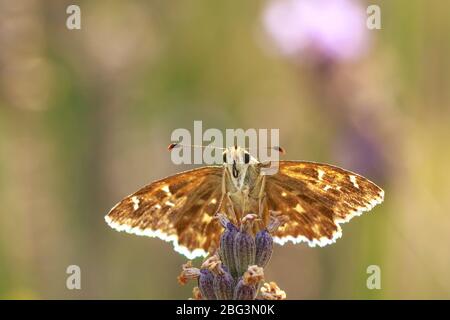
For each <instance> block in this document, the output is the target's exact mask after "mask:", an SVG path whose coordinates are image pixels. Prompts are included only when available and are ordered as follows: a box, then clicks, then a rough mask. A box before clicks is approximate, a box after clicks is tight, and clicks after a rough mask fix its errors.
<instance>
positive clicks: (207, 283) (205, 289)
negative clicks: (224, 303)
mask: <svg viewBox="0 0 450 320" xmlns="http://www.w3.org/2000/svg"><path fill="white" fill-rule="evenodd" d="M198 288H199V289H200V292H201V293H202V297H203V299H205V300H217V298H216V294H215V293H214V274H213V273H212V272H211V271H209V270H208V269H200V276H199V278H198Z"/></svg>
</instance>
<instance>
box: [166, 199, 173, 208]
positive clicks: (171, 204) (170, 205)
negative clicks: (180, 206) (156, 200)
mask: <svg viewBox="0 0 450 320" xmlns="http://www.w3.org/2000/svg"><path fill="white" fill-rule="evenodd" d="M165 205H166V206H169V207H175V203H173V202H171V201H169V200H167V201H166V202H165Z"/></svg>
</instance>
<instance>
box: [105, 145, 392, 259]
mask: <svg viewBox="0 0 450 320" xmlns="http://www.w3.org/2000/svg"><path fill="white" fill-rule="evenodd" d="M223 160H224V163H223V165H222V166H207V167H201V168H198V169H194V170H190V171H186V172H182V173H179V174H176V175H173V176H170V177H167V178H164V179H161V180H158V181H155V182H153V183H151V184H149V185H147V186H145V187H143V188H142V189H140V190H139V191H137V192H136V193H134V194H131V195H130V196H128V197H126V198H124V199H123V200H122V201H121V202H119V203H118V204H117V205H116V206H115V207H114V208H113V209H111V211H110V212H109V213H108V215H107V216H106V217H105V219H106V221H107V223H108V224H109V225H110V226H111V227H113V228H115V229H116V230H118V231H127V232H129V233H134V234H138V235H146V236H150V237H158V238H161V239H163V240H166V241H171V242H173V244H174V247H175V250H176V251H178V252H180V253H182V254H184V255H186V256H187V257H188V258H194V257H196V256H205V255H207V254H208V252H214V251H215V250H216V249H217V246H218V243H219V238H220V235H221V233H222V231H223V228H222V226H221V225H220V223H219V221H218V219H215V215H216V214H217V213H218V212H222V213H225V214H226V215H227V216H228V218H229V219H230V220H231V221H232V222H234V223H235V224H237V225H239V224H240V221H241V219H242V218H243V217H244V216H245V214H247V213H255V214H257V215H258V216H259V219H258V223H256V224H255V228H256V229H262V228H265V227H266V226H267V223H268V222H269V219H270V215H271V214H272V213H277V214H281V215H284V216H285V217H286V219H287V222H286V223H285V224H284V225H283V226H281V227H280V228H278V230H277V231H275V234H274V241H275V242H277V243H279V244H284V243H285V242H287V241H291V242H294V243H298V242H302V241H304V242H307V243H308V244H309V245H310V246H316V245H318V246H323V245H326V244H330V243H333V242H334V241H335V240H336V239H337V238H339V237H340V236H341V227H340V224H341V223H343V222H348V221H349V220H350V219H351V218H352V217H354V216H358V215H361V214H362V213H363V212H365V211H369V210H370V209H372V208H373V207H374V206H375V205H376V204H378V203H381V202H382V201H383V197H384V192H383V190H382V189H381V188H379V187H378V186H377V185H375V184H374V183H373V182H371V181H369V180H368V179H366V178H364V177H362V176H359V175H357V174H355V173H352V172H350V171H347V170H344V169H341V168H339V167H335V166H331V165H327V164H320V163H315V162H306V161H280V162H279V163H278V165H279V170H278V172H277V173H276V174H273V175H264V174H262V168H263V167H264V166H266V165H267V164H263V163H261V162H259V161H258V160H257V159H256V158H254V157H252V156H251V155H250V154H249V153H248V152H247V151H246V150H245V149H243V148H240V147H231V148H228V149H226V151H225V152H224V157H223ZM255 231H257V230H255Z"/></svg>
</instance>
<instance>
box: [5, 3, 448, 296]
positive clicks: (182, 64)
mask: <svg viewBox="0 0 450 320" xmlns="http://www.w3.org/2000/svg"><path fill="white" fill-rule="evenodd" d="M268 3H269V2H267V1H262V0H258V1H255V0H250V1H235V0H231V1H208V0H193V1H159V0H154V1H76V3H73V2H69V1H56V0H53V1H33V0H21V1H1V2H0V203H1V209H0V210H1V211H0V298H5V299H6V298H8V299H28V298H38V299H45V298H52V299H62V298H64V299H66V298H67V299H79V298H87V299H92V298H100V299H105V298H112V299H116V298H124V299H186V298H188V297H190V296H191V290H192V286H193V284H192V285H186V286H184V287H181V286H179V285H178V283H177V281H176V277H177V275H178V274H179V271H180V266H181V264H182V263H184V262H185V261H186V259H185V258H184V257H182V256H181V255H179V254H178V253H176V252H174V251H173V250H172V246H171V244H169V243H166V242H163V241H161V240H158V239H150V238H144V237H138V236H134V235H129V234H125V233H119V232H116V231H114V230H112V229H111V228H109V227H108V226H107V225H106V223H105V222H104V215H105V214H106V213H107V212H108V211H109V209H110V208H111V207H112V206H113V205H114V204H115V203H116V202H118V201H119V200H120V199H121V198H122V197H123V196H125V195H128V194H130V193H131V192H133V191H136V190H137V189H138V188H139V187H141V186H142V185H144V184H147V183H148V182H150V181H152V180H153V179H157V178H161V177H163V176H166V175H169V174H173V173H175V172H177V171H181V170H184V169H186V167H179V166H175V165H173V164H172V163H171V161H170V154H169V153H168V152H166V147H167V145H168V144H169V143H170V134H171V132H172V131H173V130H174V129H176V128H187V129H192V128H193V121H194V120H202V121H203V127H204V128H219V129H222V130H224V129H226V128H279V129H280V143H281V145H282V146H283V147H284V148H285V149H286V150H287V155H286V159H305V160H314V161H321V162H327V163H333V164H336V165H340V166H343V167H345V168H347V169H351V170H355V171H357V172H360V173H362V174H364V175H366V176H367V177H369V178H371V179H373V180H374V181H375V182H377V183H378V184H379V185H380V186H382V187H383V188H384V189H385V191H386V199H385V202H384V203H383V204H382V205H381V206H378V207H377V208H376V209H374V211H372V212H371V213H368V214H365V215H363V216H362V217H358V218H355V219H354V220H352V222H351V223H349V224H345V225H343V237H342V239H339V240H338V241H337V242H336V243H335V244H333V245H332V246H327V247H324V248H309V247H308V246H307V245H305V244H299V245H291V244H287V245H285V246H283V247H280V246H276V247H275V251H274V255H273V257H272V260H271V262H270V263H269V265H268V267H267V268H266V270H265V273H266V279H267V280H268V281H270V280H273V281H276V282H277V283H278V285H279V286H280V287H281V288H282V289H283V290H285V291H286V292H287V296H288V298H289V299H316V298H322V299H331V298H338V299H355V298H361V299H379V298H381V299H392V298H399V299H406V298H418V299H428V298H446V299H449V298H450V273H449V270H450V249H449V244H450V216H449V211H450V197H449V193H450V170H449V163H450V148H449V142H448V141H449V140H450V121H449V120H450V117H449V116H450V108H449V107H450V93H449V88H450V81H449V71H450V70H449V69H450V62H449V56H450V41H449V40H450V39H449V34H450V19H449V13H450V2H449V1H446V0H430V1H425V0H385V1H375V0H374V1H370V3H369V2H364V1H360V3H361V5H362V7H363V11H364V12H365V8H366V7H367V5H368V4H378V5H379V6H380V7H381V10H382V29H381V30H373V31H369V32H368V37H370V39H371V45H370V49H369V50H368V52H367V53H366V54H365V55H364V56H363V57H360V58H358V59H353V60H352V61H335V60H332V59H331V60H332V61H331V62H330V61H329V60H326V61H317V59H316V58H317V56H318V54H317V53H316V52H315V51H314V50H313V51H312V52H307V53H306V54H302V55H298V56H295V57H292V56H290V57H286V56H285V55H283V54H280V53H279V52H278V51H277V49H276V45H275V43H274V41H273V39H272V38H271V36H269V35H268V32H267V31H266V30H265V27H264V23H263V18H262V17H263V16H264V12H265V10H267V9H266V8H267V6H268ZM69 4H77V5H79V6H80V7H81V21H82V22H81V23H82V24H81V26H82V28H81V30H68V29H67V28H66V19H67V17H68V15H67V14H66V8H67V6H68V5H69ZM355 159H356V161H354V160H355ZM374 159H376V161H373V160H374ZM371 161H372V162H374V163H372V164H371V165H370V166H369V165H367V163H369V162H371ZM200 262H201V260H200V259H198V260H196V261H194V264H197V265H198V264H199V263H200ZM72 264H75V265H79V266H80V268H81V286H82V289H81V290H68V289H67V288H66V278H67V276H68V275H67V274H66V268H67V266H69V265H72ZM369 265H378V266H380V268H381V274H382V281H381V286H382V288H381V290H369V289H367V287H366V279H367V277H368V276H369V275H368V274H367V273H366V269H367V267H368V266H369Z"/></svg>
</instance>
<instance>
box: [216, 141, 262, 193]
mask: <svg viewBox="0 0 450 320" xmlns="http://www.w3.org/2000/svg"><path fill="white" fill-rule="evenodd" d="M256 163H258V160H256V159H255V158H254V157H252V156H251V155H250V153H248V151H247V150H245V149H244V148H241V147H238V146H233V147H228V148H227V149H225V151H224V152H223V165H224V167H225V169H226V170H227V171H228V173H229V175H230V177H231V178H232V179H233V181H234V182H235V185H236V187H238V188H240V187H242V185H243V182H244V178H245V176H246V173H247V169H248V167H249V166H250V165H252V164H256Z"/></svg>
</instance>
